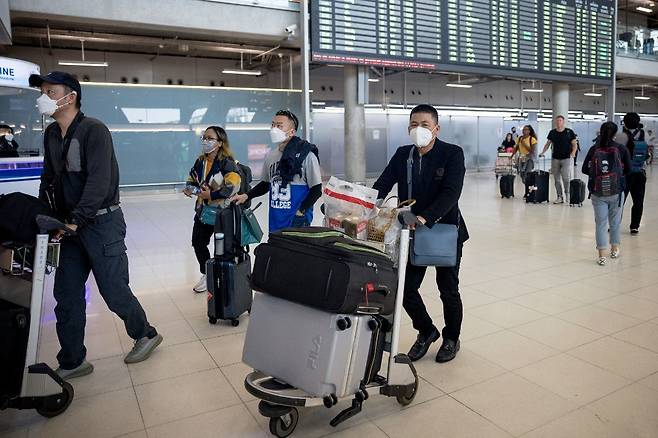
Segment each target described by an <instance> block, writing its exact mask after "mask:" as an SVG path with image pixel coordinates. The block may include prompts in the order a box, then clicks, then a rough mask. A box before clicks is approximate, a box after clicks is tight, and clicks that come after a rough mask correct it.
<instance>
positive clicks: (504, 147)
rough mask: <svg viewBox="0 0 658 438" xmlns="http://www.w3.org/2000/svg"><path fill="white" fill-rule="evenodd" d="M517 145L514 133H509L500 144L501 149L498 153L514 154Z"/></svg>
mask: <svg viewBox="0 0 658 438" xmlns="http://www.w3.org/2000/svg"><path fill="white" fill-rule="evenodd" d="M515 145H516V143H515V141H514V139H513V138H512V133H511V132H508V133H507V135H505V139H504V140H503V142H502V143H501V144H500V147H499V148H498V151H499V152H512V150H513V149H514V146H515Z"/></svg>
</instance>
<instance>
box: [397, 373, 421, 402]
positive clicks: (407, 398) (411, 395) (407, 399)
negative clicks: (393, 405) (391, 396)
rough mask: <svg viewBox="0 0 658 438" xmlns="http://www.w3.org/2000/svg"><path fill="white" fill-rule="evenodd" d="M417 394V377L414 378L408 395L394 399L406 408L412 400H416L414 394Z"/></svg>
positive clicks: (401, 395)
mask: <svg viewBox="0 0 658 438" xmlns="http://www.w3.org/2000/svg"><path fill="white" fill-rule="evenodd" d="M417 393H418V376H416V379H415V380H414V385H413V388H412V390H411V392H410V393H407V394H400V395H398V396H397V397H395V399H396V400H397V401H398V403H399V404H400V405H402V406H407V405H410V404H411V402H412V401H414V398H416V394H417Z"/></svg>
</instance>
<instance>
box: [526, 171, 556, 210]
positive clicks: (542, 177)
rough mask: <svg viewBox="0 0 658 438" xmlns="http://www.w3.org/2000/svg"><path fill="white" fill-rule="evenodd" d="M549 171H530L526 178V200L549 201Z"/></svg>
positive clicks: (534, 201)
mask: <svg viewBox="0 0 658 438" xmlns="http://www.w3.org/2000/svg"><path fill="white" fill-rule="evenodd" d="M549 175H550V174H549V173H548V172H546V171H543V170H537V171H534V172H530V173H529V174H528V175H527V176H526V179H525V192H526V195H525V202H528V203H533V204H541V203H542V202H548V182H549Z"/></svg>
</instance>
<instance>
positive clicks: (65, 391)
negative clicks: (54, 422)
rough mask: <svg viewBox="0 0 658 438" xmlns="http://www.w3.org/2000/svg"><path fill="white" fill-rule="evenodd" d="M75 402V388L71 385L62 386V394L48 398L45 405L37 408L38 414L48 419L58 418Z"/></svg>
mask: <svg viewBox="0 0 658 438" xmlns="http://www.w3.org/2000/svg"><path fill="white" fill-rule="evenodd" d="M71 401H73V386H71V384H70V383H68V382H64V383H63V384H62V393H61V394H59V395H53V396H49V397H46V398H45V399H44V401H43V404H42V405H41V406H39V407H38V408H37V412H38V413H39V414H40V415H42V416H44V417H46V418H52V417H56V416H58V415H59V414H61V413H62V412H64V411H65V410H66V409H67V408H68V407H69V405H70V404H71Z"/></svg>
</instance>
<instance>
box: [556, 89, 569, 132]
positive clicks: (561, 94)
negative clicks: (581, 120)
mask: <svg viewBox="0 0 658 438" xmlns="http://www.w3.org/2000/svg"><path fill="white" fill-rule="evenodd" d="M552 100H553V126H555V118H556V117H557V116H563V117H564V121H565V123H568V122H569V84H566V83H564V82H553V99H552Z"/></svg>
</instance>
